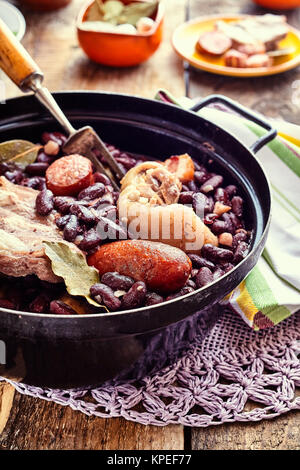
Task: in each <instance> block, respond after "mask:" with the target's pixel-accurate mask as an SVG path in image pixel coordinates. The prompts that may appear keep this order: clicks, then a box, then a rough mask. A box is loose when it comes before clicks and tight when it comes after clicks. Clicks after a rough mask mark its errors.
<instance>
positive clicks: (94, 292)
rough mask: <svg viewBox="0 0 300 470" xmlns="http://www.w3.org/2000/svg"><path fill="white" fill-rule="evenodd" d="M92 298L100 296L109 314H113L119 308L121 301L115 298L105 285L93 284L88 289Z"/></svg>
mask: <svg viewBox="0 0 300 470" xmlns="http://www.w3.org/2000/svg"><path fill="white" fill-rule="evenodd" d="M90 294H91V296H92V297H94V298H96V297H97V296H99V295H100V296H101V298H102V302H103V303H104V305H105V306H106V307H107V308H108V310H110V311H111V312H115V311H116V310H118V309H119V308H120V307H121V300H120V299H118V297H116V296H115V294H114V292H113V290H112V289H111V288H110V287H109V286H107V285H106V284H102V283H98V284H94V285H93V286H92V287H91V289H90Z"/></svg>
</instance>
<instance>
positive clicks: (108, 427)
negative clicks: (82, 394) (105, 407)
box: [0, 393, 184, 450]
mask: <svg viewBox="0 0 300 470" xmlns="http://www.w3.org/2000/svg"><path fill="white" fill-rule="evenodd" d="M0 416H1V415H0ZM0 423H1V421H0ZM0 449H2V450H20V449H22V450H74V449H78V450H100V449H101V450H116V449H119V450H156V449H166V450H182V449H184V437H183V428H182V426H176V425H171V426H167V427H157V426H143V425H140V424H135V423H133V422H129V421H125V419H118V418H112V419H101V418H97V417H88V416H86V415H84V414H83V413H81V412H76V411H73V410H72V409H71V408H69V407H64V406H61V405H57V404H55V403H52V402H47V401H44V400H40V399H37V398H32V397H28V396H24V395H20V394H19V393H17V394H16V397H15V400H14V404H13V408H12V410H11V413H10V416H9V419H8V421H7V425H6V427H5V429H4V431H3V432H2V434H1V435H0Z"/></svg>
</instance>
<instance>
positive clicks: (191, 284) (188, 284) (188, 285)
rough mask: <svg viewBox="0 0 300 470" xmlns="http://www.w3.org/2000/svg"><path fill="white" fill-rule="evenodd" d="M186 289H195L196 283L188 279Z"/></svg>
mask: <svg viewBox="0 0 300 470" xmlns="http://www.w3.org/2000/svg"><path fill="white" fill-rule="evenodd" d="M186 287H192V288H193V289H197V286H196V283H195V282H194V281H193V280H192V279H188V281H187V282H186Z"/></svg>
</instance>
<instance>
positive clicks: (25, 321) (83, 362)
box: [0, 92, 276, 388]
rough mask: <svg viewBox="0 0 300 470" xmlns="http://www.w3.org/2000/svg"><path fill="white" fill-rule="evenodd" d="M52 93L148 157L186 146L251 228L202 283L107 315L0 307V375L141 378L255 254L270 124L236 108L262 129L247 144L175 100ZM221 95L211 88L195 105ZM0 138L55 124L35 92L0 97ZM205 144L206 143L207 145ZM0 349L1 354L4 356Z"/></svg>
mask: <svg viewBox="0 0 300 470" xmlns="http://www.w3.org/2000/svg"><path fill="white" fill-rule="evenodd" d="M55 97H56V99H57V101H58V103H59V105H60V106H61V107H62V109H63V110H64V111H65V112H66V114H67V116H68V117H69V119H70V120H71V122H72V124H73V125H74V126H75V127H76V128H79V127H81V126H83V125H87V124H89V125H92V126H93V127H94V128H95V130H96V131H97V132H98V133H99V134H100V135H101V137H102V138H103V139H104V141H106V142H109V143H112V144H114V145H116V146H117V147H119V148H120V149H123V150H126V151H129V152H133V153H135V154H142V155H146V156H148V157H150V158H155V159H165V158H167V157H169V156H170V155H173V154H181V153H186V152H187V153H189V154H190V155H191V156H192V157H193V158H194V159H196V160H198V161H200V162H204V163H205V161H207V160H208V159H211V158H213V159H214V162H215V163H214V166H215V168H216V171H218V172H220V173H221V174H222V175H224V177H225V178H226V180H227V181H228V182H231V183H235V184H237V185H238V186H239V188H240V190H241V193H242V195H243V197H244V199H245V201H246V214H247V217H246V223H247V226H248V227H249V228H251V229H253V234H254V235H253V239H252V245H251V251H250V253H249V255H248V256H247V257H246V258H245V259H244V260H243V261H242V262H241V263H240V264H239V265H238V266H236V267H235V269H233V270H232V271H231V272H229V273H228V274H226V275H224V276H223V277H222V278H220V279H219V280H217V281H215V282H214V283H212V284H211V285H209V286H208V287H204V288H202V289H199V290H197V291H195V292H193V293H191V294H188V295H185V296H184V297H181V298H178V299H175V300H172V301H169V302H165V303H163V304H160V305H155V306H152V307H144V308H139V309H135V310H129V311H123V312H119V313H112V314H98V315H83V316H57V315H50V314H49V315H48V314H33V313H24V312H18V311H11V310H6V309H3V308H2V309H0V345H1V351H2V355H1V356H0V359H1V357H2V362H5V364H3V365H2V366H1V365H0V375H2V376H6V377H11V378H13V379H17V380H20V381H23V382H24V383H28V384H32V385H38V386H50V387H55V388H56V387H66V388H81V387H90V386H95V385H99V384H102V383H104V382H105V381H107V380H111V379H114V378H116V377H117V380H119V381H121V380H135V379H140V378H142V377H143V376H145V374H148V373H150V372H152V371H155V370H157V369H160V368H162V367H163V366H165V365H166V364H169V363H170V362H171V361H174V360H175V359H176V358H177V357H178V356H179V354H181V353H182V351H183V350H184V349H185V348H187V347H188V346H189V344H190V342H191V341H192V340H193V338H195V336H196V335H200V336H201V337H205V335H206V334H207V332H208V331H209V330H210V328H211V327H212V326H213V325H214V324H215V322H216V320H217V318H218V317H219V315H220V311H219V308H218V302H219V301H220V300H221V299H223V297H224V296H225V295H226V294H228V293H229V292H230V291H231V290H233V289H234V288H235V287H237V286H238V284H239V283H240V282H241V281H242V280H243V279H244V278H245V276H246V275H247V274H248V273H249V272H250V271H251V269H252V268H253V267H254V266H255V264H256V263H257V260H258V258H259V256H260V254H261V252H262V250H263V247H264V245H265V242H266V237H267V232H268V227H269V221H270V208H271V198H270V188H269V184H268V181H267V178H266V176H265V174H264V171H263V169H262V167H261V165H260V164H259V162H258V160H257V159H256V157H255V155H254V154H255V153H256V152H257V151H258V150H259V149H260V148H261V147H262V146H263V145H264V144H265V143H267V142H268V141H270V140H272V139H273V138H274V137H275V135H276V131H274V130H272V129H271V128H270V126H269V125H268V124H267V123H266V122H264V121H262V120H260V119H258V118H257V117H256V116H254V115H252V113H251V114H249V112H246V111H245V110H244V109H240V108H237V107H236V106H235V105H234V104H233V103H232V102H230V101H228V100H226V104H227V105H229V106H231V107H233V108H234V109H235V110H238V111H239V112H240V113H241V114H243V115H245V113H246V115H247V117H248V118H250V119H252V120H254V121H255V122H258V123H259V124H261V125H262V126H263V127H265V128H266V129H267V130H268V131H269V132H268V133H267V134H266V136H265V137H263V138H262V139H260V140H259V141H257V142H256V143H255V144H254V145H253V147H252V149H248V148H246V147H245V146H244V145H243V144H242V143H241V142H239V141H238V140H237V139H236V138H234V137H233V136H232V135H230V134H229V133H228V132H226V131H224V130H223V129H221V128H219V127H218V126H216V125H215V124H214V123H212V122H210V121H208V120H206V119H203V118H201V117H199V116H198V115H196V114H195V113H194V112H190V111H185V110H182V109H180V108H178V107H176V106H173V105H169V104H165V103H161V102H156V101H152V100H146V99H142V98H137V97H133V96H126V95H117V94H106V93H96V92H64V93H57V94H55ZM220 100H221V101H223V102H224V98H222V97H217V96H215V97H210V98H209V99H206V100H204V101H203V102H202V103H201V104H199V105H198V106H197V109H199V108H200V107H203V106H205V105H207V104H209V103H211V102H214V101H220ZM0 113H1V117H0V141H5V140H10V139H15V138H18V139H26V140H32V141H38V140H39V138H40V135H41V133H42V132H43V131H45V130H50V131H52V130H59V128H58V126H57V125H56V124H55V123H54V121H53V119H52V118H51V117H49V115H48V114H47V112H46V111H45V110H44V109H43V108H42V107H41V105H40V104H39V103H38V102H37V101H36V100H35V98H34V97H33V96H31V95H30V96H26V97H21V98H15V99H11V100H9V101H8V102H7V103H6V104H2V105H0ZM204 143H210V144H211V145H213V146H214V148H215V152H213V151H212V150H210V149H209V148H208V147H207V145H203V144H204ZM4 352H5V353H6V354H5V357H4Z"/></svg>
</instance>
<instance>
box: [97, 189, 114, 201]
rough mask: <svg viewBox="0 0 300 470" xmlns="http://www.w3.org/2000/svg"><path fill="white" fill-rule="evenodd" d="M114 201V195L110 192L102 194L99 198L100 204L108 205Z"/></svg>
mask: <svg viewBox="0 0 300 470" xmlns="http://www.w3.org/2000/svg"><path fill="white" fill-rule="evenodd" d="M106 187H107V186H106ZM114 202H115V201H114V196H113V193H112V192H108V193H106V194H104V196H102V198H101V199H100V203H101V204H109V205H111V206H113V205H114Z"/></svg>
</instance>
